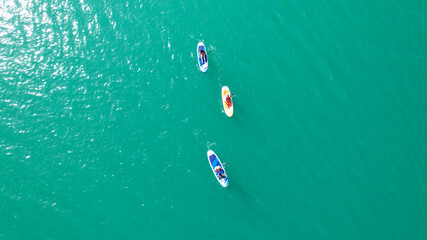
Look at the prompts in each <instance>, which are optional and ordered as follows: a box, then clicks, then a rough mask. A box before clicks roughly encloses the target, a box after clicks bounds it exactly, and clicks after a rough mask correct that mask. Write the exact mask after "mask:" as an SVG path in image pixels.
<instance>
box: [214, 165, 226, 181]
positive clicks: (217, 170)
mask: <svg viewBox="0 0 427 240" xmlns="http://www.w3.org/2000/svg"><path fill="white" fill-rule="evenodd" d="M215 173H216V174H218V178H219V179H222V178H225V177H227V176H226V175H225V172H224V169H222V168H221V167H220V166H216V167H215Z"/></svg>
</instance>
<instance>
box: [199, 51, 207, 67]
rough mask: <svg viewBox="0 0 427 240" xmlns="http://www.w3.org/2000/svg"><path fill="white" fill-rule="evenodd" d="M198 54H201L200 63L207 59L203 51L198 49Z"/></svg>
mask: <svg viewBox="0 0 427 240" xmlns="http://www.w3.org/2000/svg"><path fill="white" fill-rule="evenodd" d="M200 56H201V59H202V61H201V62H202V65H203V64H205V62H206V61H207V60H208V59H206V53H205V51H203V50H200Z"/></svg>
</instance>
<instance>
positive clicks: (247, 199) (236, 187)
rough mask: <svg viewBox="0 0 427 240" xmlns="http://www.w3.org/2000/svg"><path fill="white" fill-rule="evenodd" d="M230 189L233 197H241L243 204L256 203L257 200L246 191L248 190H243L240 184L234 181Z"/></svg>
mask: <svg viewBox="0 0 427 240" xmlns="http://www.w3.org/2000/svg"><path fill="white" fill-rule="evenodd" d="M228 187H229V189H230V192H231V193H232V194H233V196H236V197H239V198H240V199H241V200H242V202H244V203H246V204H247V205H249V204H251V203H254V202H255V198H254V197H253V196H252V195H251V194H249V193H248V191H246V189H245V188H243V187H242V186H241V185H240V184H239V183H238V182H234V181H233V182H231V183H230V185H229V186H228Z"/></svg>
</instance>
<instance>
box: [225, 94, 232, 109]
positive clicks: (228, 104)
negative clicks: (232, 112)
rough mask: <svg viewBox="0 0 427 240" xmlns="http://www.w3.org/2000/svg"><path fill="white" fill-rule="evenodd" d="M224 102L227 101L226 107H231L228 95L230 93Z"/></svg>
mask: <svg viewBox="0 0 427 240" xmlns="http://www.w3.org/2000/svg"><path fill="white" fill-rule="evenodd" d="M225 102H226V103H227V106H228V107H231V104H232V103H231V97H230V95H228V96H227V97H226V98H225Z"/></svg>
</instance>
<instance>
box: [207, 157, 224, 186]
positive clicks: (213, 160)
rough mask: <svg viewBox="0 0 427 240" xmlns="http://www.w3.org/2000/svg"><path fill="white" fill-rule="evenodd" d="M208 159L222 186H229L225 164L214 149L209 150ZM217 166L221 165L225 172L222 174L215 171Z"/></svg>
mask: <svg viewBox="0 0 427 240" xmlns="http://www.w3.org/2000/svg"><path fill="white" fill-rule="evenodd" d="M208 161H209V164H210V165H211V168H212V171H213V173H214V175H215V177H216V179H217V180H218V182H219V184H221V186H223V187H227V186H228V176H227V173H226V172H225V169H224V166H223V165H222V163H221V161H220V160H219V158H218V156H217V155H216V154H215V153H214V152H213V151H212V150H209V151H208ZM217 166H219V167H220V168H221V170H222V171H224V172H223V173H221V174H218V173H217V172H216V171H215V167H217Z"/></svg>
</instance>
